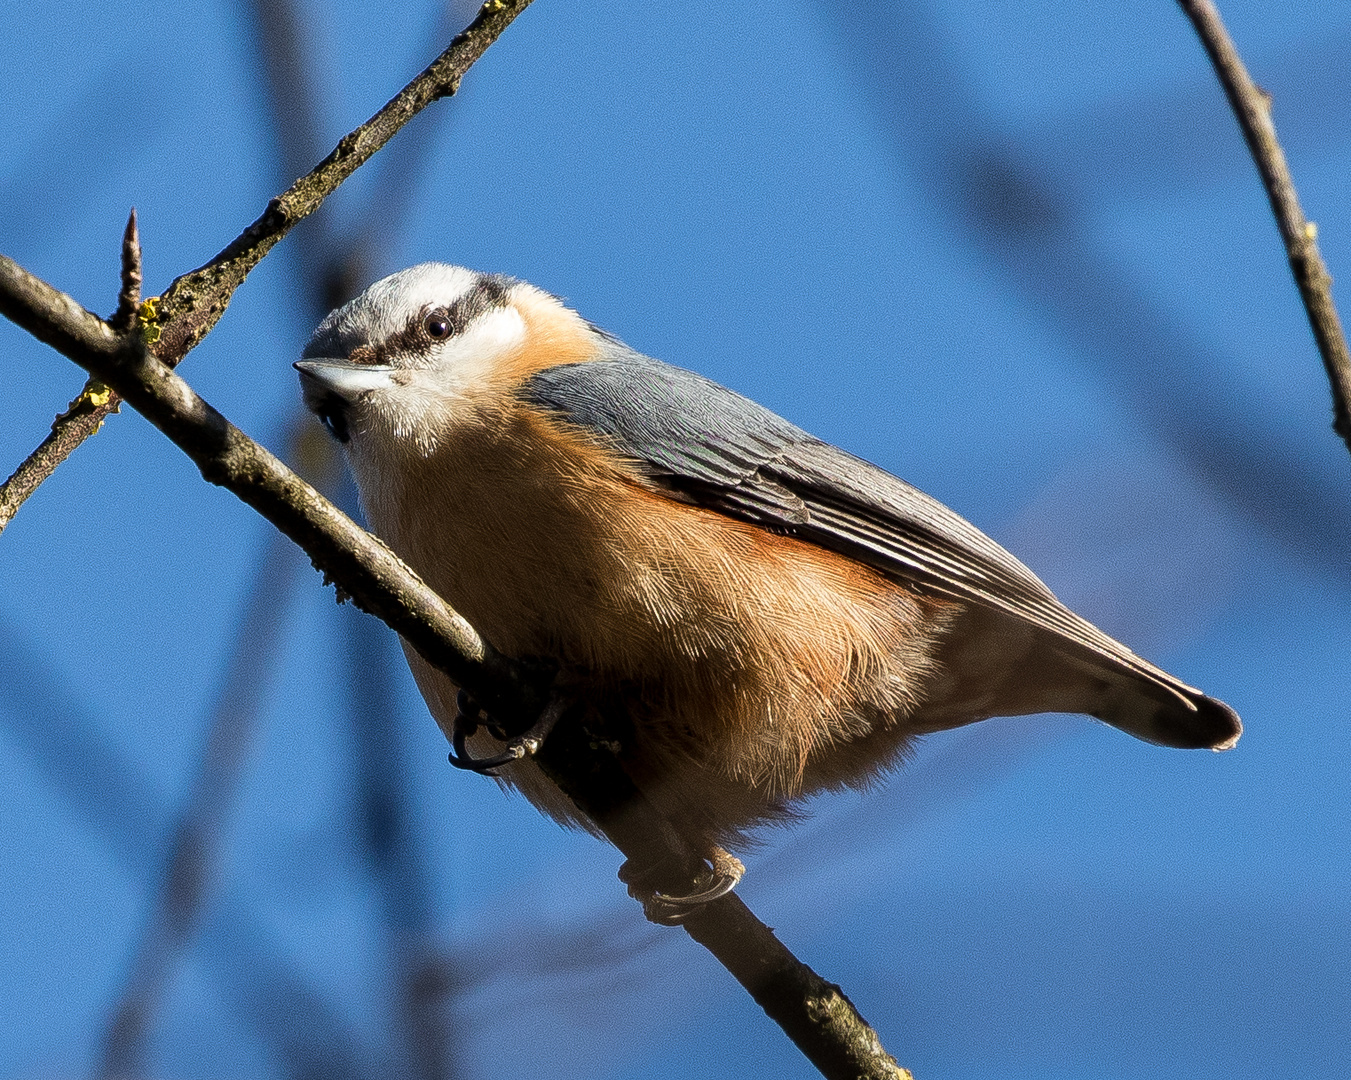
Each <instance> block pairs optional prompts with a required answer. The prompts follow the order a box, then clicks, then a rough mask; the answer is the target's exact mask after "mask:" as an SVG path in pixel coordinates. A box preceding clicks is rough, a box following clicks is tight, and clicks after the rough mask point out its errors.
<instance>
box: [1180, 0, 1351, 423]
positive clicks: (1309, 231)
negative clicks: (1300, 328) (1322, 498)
mask: <svg viewBox="0 0 1351 1080" xmlns="http://www.w3.org/2000/svg"><path fill="white" fill-rule="evenodd" d="M1178 3H1179V5H1181V7H1182V10H1183V11H1184V12H1185V13H1186V15H1187V18H1189V19H1190V20H1191V22H1192V26H1194V27H1195V28H1196V33H1197V34H1198V35H1199V36H1200V38H1201V44H1202V45H1203V46H1205V50H1206V54H1207V55H1208V56H1209V57H1210V62H1211V63H1212V64H1213V65H1214V66H1215V73H1216V74H1217V75H1218V76H1219V79H1220V84H1221V85H1222V86H1223V87H1224V93H1225V96H1226V97H1228V98H1229V104H1230V106H1231V107H1232V108H1233V110H1234V115H1235V116H1236V117H1238V124H1239V127H1240V128H1242V129H1243V139H1244V141H1245V142H1247V144H1248V150H1249V151H1250V152H1251V153H1252V156H1253V160H1254V161H1255V162H1256V163H1257V171H1258V172H1259V173H1260V174H1261V177H1262V186H1263V187H1265V188H1266V190H1267V198H1268V199H1270V200H1271V210H1272V213H1273V214H1275V216H1276V225H1277V227H1278V228H1279V229H1280V231H1281V239H1282V240H1283V241H1285V253H1286V257H1287V258H1288V259H1289V260H1290V270H1291V272H1292V273H1293V274H1294V275H1295V284H1296V285H1297V286H1298V287H1299V295H1300V298H1301V299H1302V300H1303V301H1304V308H1305V310H1306V311H1307V312H1308V314H1309V325H1310V326H1312V327H1313V336H1314V339H1315V340H1316V341H1317V342H1318V351H1319V353H1320V354H1321V355H1322V357H1323V367H1324V368H1326V369H1327V373H1328V381H1329V382H1330V383H1331V385H1332V408H1333V421H1332V428H1333V430H1334V431H1336V432H1337V434H1338V435H1340V436H1341V437H1342V440H1343V441H1344V442H1345V443H1346V445H1347V449H1348V450H1351V352H1348V350H1347V346H1346V336H1345V335H1344V334H1343V333H1342V324H1341V320H1340V319H1339V318H1338V317H1337V307H1336V305H1335V304H1334V303H1333V300H1332V278H1331V277H1330V276H1329V275H1328V271H1327V267H1326V266H1325V265H1324V264H1323V258H1322V256H1321V255H1320V254H1319V253H1318V241H1317V236H1318V230H1317V228H1316V227H1315V226H1314V224H1313V223H1312V222H1310V221H1307V220H1306V219H1305V217H1304V211H1303V210H1301V209H1300V205H1299V197H1298V195H1297V194H1296V192H1295V182H1294V180H1293V179H1292V178H1291V176H1290V169H1289V167H1288V166H1287V165H1286V163H1285V154H1284V153H1283V152H1282V150H1281V144H1280V143H1279V142H1278V141H1277V139H1276V125H1275V124H1274V123H1273V122H1272V119H1271V97H1270V95H1268V94H1267V93H1266V92H1265V91H1264V90H1262V89H1261V88H1260V87H1259V86H1258V85H1257V84H1256V83H1254V82H1253V81H1252V77H1251V76H1250V75H1249V74H1248V69H1247V68H1246V67H1244V66H1243V60H1242V59H1241V58H1240V57H1239V55H1238V50H1237V49H1236V48H1235V47H1234V42H1233V40H1232V39H1231V38H1230V37H1229V33H1228V31H1227V30H1225V28H1224V23H1223V21H1222V20H1221V19H1220V13H1219V10H1218V9H1217V8H1216V7H1215V5H1214V3H1212V0H1178Z"/></svg>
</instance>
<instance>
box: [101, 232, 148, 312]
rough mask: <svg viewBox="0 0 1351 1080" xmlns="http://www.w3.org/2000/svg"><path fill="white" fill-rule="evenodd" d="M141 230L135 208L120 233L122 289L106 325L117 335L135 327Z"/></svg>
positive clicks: (138, 292)
mask: <svg viewBox="0 0 1351 1080" xmlns="http://www.w3.org/2000/svg"><path fill="white" fill-rule="evenodd" d="M142 278H143V274H142V271H141V230H140V229H139V228H138V227H137V225H136V207H134V206H133V207H132V208H131V214H130V215H129V216H128V217H127V228H126V230H125V231H124V232H123V233H122V288H121V289H120V290H118V293H117V310H116V311H114V312H113V317H112V318H111V319H109V320H108V325H109V326H111V327H112V328H113V329H114V330H116V331H117V332H118V333H119V334H125V333H126V332H127V331H128V330H130V329H131V328H132V327H133V326H135V325H136V316H137V313H138V312H139V310H140V307H141V281H142Z"/></svg>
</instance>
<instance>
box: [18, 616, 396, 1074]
mask: <svg viewBox="0 0 1351 1080" xmlns="http://www.w3.org/2000/svg"><path fill="white" fill-rule="evenodd" d="M54 667H55V665H54V658H53V657H51V656H50V655H48V654H47V653H45V652H41V651H39V650H38V649H36V648H35V647H34V646H33V645H32V644H31V643H29V642H28V641H27V640H26V638H25V637H24V635H23V632H22V629H21V628H19V627H17V626H13V625H11V624H10V623H9V621H8V620H7V618H6V617H5V616H4V613H3V612H0V688H3V690H4V693H3V694H0V729H2V730H3V732H4V735H5V737H6V739H8V740H11V741H12V743H13V745H14V746H15V747H16V748H17V749H18V750H19V751H20V753H21V754H22V756H23V757H25V758H26V759H27V760H28V761H29V763H30V764H31V765H32V766H33V768H34V769H36V770H37V772H38V774H39V775H41V776H42V777H43V778H44V779H45V780H46V781H47V783H48V785H49V788H50V790H51V791H52V792H53V793H54V794H55V795H56V796H57V798H58V800H59V801H60V803H62V804H63V805H64V806H66V807H68V808H69V809H70V811H71V812H72V813H73V815H74V819H75V820H77V821H79V822H80V823H81V824H82V825H83V826H84V827H85V828H86V829H88V830H89V831H90V833H91V834H93V835H94V836H95V837H97V841H98V842H97V843H96V845H95V846H96V847H97V846H99V845H100V844H101V846H102V848H103V850H105V851H106V853H107V854H109V855H111V857H112V858H113V860H114V861H115V863H116V864H117V865H118V866H119V868H120V869H121V870H123V871H125V873H126V874H127V876H128V877H130V878H132V879H136V880H150V879H152V878H153V877H154V876H155V874H156V873H157V871H158V869H159V867H158V866H157V865H155V864H156V862H157V861H158V857H159V852H156V851H152V850H151V846H150V845H149V844H147V843H146V837H155V836H168V835H169V834H170V832H171V830H172V828H173V821H172V818H171V816H170V815H169V813H168V812H167V811H165V810H164V809H162V808H161V807H160V805H159V803H158V800H156V799H155V798H154V797H153V796H152V794H151V793H152V791H153V789H154V786H155V785H154V784H153V783H152V782H151V779H150V777H149V776H147V775H146V774H145V772H144V771H143V770H142V769H141V768H140V767H139V766H138V763H137V762H135V761H132V760H131V759H129V758H128V757H127V756H126V754H125V751H124V747H123V746H122V745H121V743H120V741H118V740H114V739H112V738H109V736H108V735H107V734H106V733H105V732H104V731H103V730H102V728H101V726H100V724H99V717H98V715H96V713H95V711H94V709H93V708H92V707H90V706H89V705H88V704H87V703H86V701H85V700H84V699H83V698H82V697H81V696H79V695H77V694H74V693H72V692H71V690H70V688H69V686H68V685H67V680H66V678H65V677H64V676H63V675H62V674H60V673H58V672H57V671H56V670H54ZM201 939H202V946H203V947H202V950H201V954H200V955H201V959H202V963H203V966H204V968H205V969H206V971H207V973H208V974H209V975H211V976H213V977H214V979H215V982H216V984H217V985H218V986H219V987H220V989H221V992H222V999H223V1001H224V1002H225V1003H226V1005H227V1007H228V1008H229V1010H230V1011H231V1012H232V1013H234V1014H235V1016H237V1017H239V1018H240V1019H241V1020H243V1021H244V1022H245V1023H247V1024H249V1025H250V1026H251V1030H253V1031H254V1032H255V1033H256V1034H257V1036H258V1039H259V1042H260V1045H261V1046H262V1047H263V1048H264V1049H265V1050H267V1051H269V1052H270V1053H272V1054H273V1055H274V1057H275V1058H276V1060H277V1062H278V1064H279V1065H280V1066H282V1068H283V1075H290V1076H295V1077H316V1076H323V1077H326V1078H329V1080H357V1078H358V1077H369V1076H370V1075H372V1069H371V1067H370V1064H369V1062H368V1057H367V1055H366V1054H365V1053H364V1052H363V1047H362V1046H361V1045H360V1044H359V1043H358V1042H357V1040H356V1036H355V1033H354V1032H353V1031H352V1029H351V1025H350V1024H349V1023H347V1022H345V1021H344V1020H342V1019H340V1018H339V1016H338V1015H337V1014H336V1013H335V1012H334V1010H332V1009H331V1008H330V1007H329V1006H328V1004H327V1003H326V1002H325V1001H324V999H323V995H322V994H321V993H320V992H319V989H318V987H316V986H315V985H314V984H313V983H312V982H311V981H310V980H309V979H308V978H307V977H306V976H305V975H304V974H303V973H301V972H298V971H296V970H293V969H288V968H287V967H286V964H285V963H284V961H282V960H281V959H279V956H280V953H281V951H282V950H281V949H280V948H279V943H278V941H277V940H275V938H274V937H273V936H272V934H271V933H270V932H269V930H268V928H267V927H266V926H265V925H264V924H263V923H262V922H260V921H259V919H258V914H257V912H256V911H255V910H254V908H253V907H251V906H250V905H249V904H247V903H246V902H245V901H244V900H243V898H242V897H241V895H240V894H239V893H238V892H237V891H235V890H230V889H227V890H225V891H224V892H223V893H222V894H221V895H219V896H217V897H216V899H215V901H214V903H213V904H212V908H211V911H210V912H209V913H207V917H206V918H205V919H204V921H203V924H202V927H201Z"/></svg>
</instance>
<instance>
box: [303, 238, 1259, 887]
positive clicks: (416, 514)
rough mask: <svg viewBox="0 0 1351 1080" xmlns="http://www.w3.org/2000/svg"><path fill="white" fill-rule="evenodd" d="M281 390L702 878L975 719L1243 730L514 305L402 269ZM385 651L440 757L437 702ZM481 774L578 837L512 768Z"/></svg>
mask: <svg viewBox="0 0 1351 1080" xmlns="http://www.w3.org/2000/svg"><path fill="white" fill-rule="evenodd" d="M295 367H296V368H297V369H298V370H299V372H300V380H301V384H302V391H303V396H304V400H305V402H306V404H307V406H308V407H309V409H310V410H311V411H313V412H314V413H315V414H317V416H318V417H319V418H320V419H321V420H322V421H323V423H324V425H325V426H326V427H327V428H328V430H329V431H330V432H331V433H332V435H333V436H334V437H335V438H336V439H337V440H338V441H339V442H340V443H342V444H343V447H344V450H345V454H346V457H347V460H348V462H349V464H350V467H351V470H352V473H353V476H354V478H355V481H356V486H357V489H358V492H359V495H360V500H361V504H362V508H363V510H364V513H365V516H366V519H367V522H368V523H369V525H370V526H371V528H372V530H373V531H374V532H375V533H376V534H377V535H378V536H379V537H381V538H382V539H383V540H384V541H385V542H386V543H387V544H388V545H389V546H390V547H391V548H392V549H393V550H394V551H395V552H396V553H397V554H398V555H399V556H400V557H401V558H402V559H403V560H404V561H405V562H406V563H407V564H408V565H409V566H410V567H412V569H413V570H415V571H416V572H417V573H418V574H419V575H420V576H421V577H422V578H423V580H424V581H426V582H427V584H428V585H429V586H430V587H431V588H432V589H434V590H435V591H436V592H437V593H438V594H440V595H441V596H442V597H443V598H444V599H445V600H446V601H447V602H448V603H449V604H450V605H451V606H453V607H454V608H455V609H456V610H457V611H459V612H460V613H461V614H462V615H464V616H465V618H467V619H468V620H469V622H470V623H472V624H473V625H474V627H475V628H476V629H477V630H478V631H479V632H480V633H481V634H482V635H483V636H484V637H485V638H486V639H487V640H488V641H490V642H491V643H492V644H493V645H494V646H495V647H496V648H497V649H498V650H500V651H502V652H504V653H506V654H507V655H510V656H514V657H518V658H534V659H545V660H547V661H549V662H550V663H551V664H553V665H556V668H557V672H558V676H557V679H558V684H559V685H561V686H564V687H566V688H567V692H568V693H569V694H570V695H572V697H573V698H574V699H575V700H578V701H584V702H588V703H590V704H589V706H588V707H592V708H595V709H597V710H602V711H605V712H606V713H607V714H608V715H622V716H624V717H625V718H626V723H627V728H626V730H627V732H628V735H627V738H626V740H625V744H624V746H623V748H622V751H621V760H622V762H623V765H624V768H625V770H626V771H627V772H628V773H629V774H630V776H632V778H633V780H634V782H635V784H636V785H637V786H638V788H639V789H640V790H641V791H642V792H643V794H644V795H645V796H646V797H647V799H648V800H649V801H650V802H651V803H652V805H653V807H654V808H655V809H656V810H657V811H658V812H659V813H660V814H661V815H662V816H663V817H665V818H666V819H667V820H668V821H669V822H671V823H672V825H673V826H675V828H676V829H677V830H678V831H679V832H680V833H681V834H682V835H683V836H684V837H685V838H686V840H687V841H688V842H689V843H690V844H691V845H692V846H693V847H694V848H695V850H697V851H698V852H699V853H700V854H704V855H706V856H707V857H708V858H709V859H710V860H713V861H715V865H722V866H726V865H728V863H727V860H728V859H730V861H731V863H732V864H735V865H736V866H738V867H739V865H740V864H739V862H738V861H737V860H736V859H735V857H734V856H732V855H731V854H730V851H729V849H734V850H742V849H744V848H745V847H746V846H747V845H748V844H752V843H754V841H755V837H756V835H757V830H759V829H760V828H761V827H762V826H764V825H766V824H768V823H773V822H782V821H785V820H791V819H792V818H794V817H795V816H796V815H798V814H800V813H801V806H802V804H803V802H804V801H805V800H806V799H807V798H808V797H809V796H811V795H813V794H816V793H818V792H821V791H826V790H837V789H841V788H864V787H867V786H868V785H869V784H871V783H873V782H874V781H875V780H877V779H878V778H879V777H880V776H882V775H883V774H885V773H887V772H889V771H890V770H892V769H894V768H896V767H897V766H898V765H899V764H901V763H902V762H903V760H904V759H905V756H906V753H907V750H908V749H909V748H910V747H912V746H913V744H914V742H915V740H916V739H917V738H919V737H920V736H923V735H926V734H929V733H932V732H936V731H941V730H945V729H949V728H956V727H960V726H962V725H965V724H970V723H973V722H975V721H979V720H984V719H987V718H990V717H996V716H1014V715H1023V714H1030V713H1042V712H1066V713H1083V714H1087V715H1089V716H1092V717H1095V718H1097V719H1098V720H1101V721H1104V722H1105V723H1107V724H1110V725H1112V726H1114V727H1116V728H1119V729H1121V730H1122V731H1125V732H1127V733H1129V734H1130V735H1133V736H1135V737H1136V738H1139V739H1143V740H1145V741H1146V742H1150V743H1156V744H1159V745H1161V746H1167V747H1178V748H1190V749H1196V748H1209V749H1214V750H1223V749H1228V748H1229V747H1232V746H1233V745H1234V744H1235V743H1236V742H1237V740H1238V738H1239V735H1240V733H1241V731H1242V725H1241V723H1240V721H1239V718H1238V716H1237V714H1236V713H1235V712H1234V710H1233V709H1231V708H1230V707H1229V706H1228V705H1226V704H1224V703H1223V702H1221V701H1218V700H1216V699H1214V698H1211V697H1207V696H1206V695H1205V694H1203V693H1202V692H1201V691H1199V690H1197V689H1195V688H1193V687H1191V686H1188V685H1187V684H1186V683H1183V682H1181V681H1180V680H1178V679H1177V678H1175V677H1173V676H1172V675H1169V674H1168V673H1167V672H1165V671H1163V670H1162V669H1160V668H1158V667H1155V666H1154V665H1153V664H1151V663H1149V662H1148V661H1146V660H1144V659H1142V658H1141V657H1139V656H1137V655H1136V654H1135V653H1133V652H1132V651H1131V650H1130V649H1128V648H1127V647H1126V646H1125V645H1122V644H1121V643H1120V642H1118V641H1115V640H1114V639H1112V638H1111V637H1109V636H1108V635H1107V634H1105V633H1103V632H1102V631H1101V630H1099V629H1097V628H1096V627H1095V626H1093V625H1092V624H1091V623H1089V622H1088V621H1086V620H1085V619H1083V618H1081V617H1080V616H1078V615H1076V614H1074V613H1073V612H1072V611H1070V610H1069V608H1067V607H1066V606H1065V605H1063V604H1062V603H1060V601H1058V600H1057V599H1056V598H1055V596H1054V595H1053V594H1052V593H1051V591H1050V589H1048V588H1047V587H1046V586H1045V585H1044V584H1043V583H1042V582H1041V580H1040V579H1038V578H1037V577H1036V575H1035V574H1034V573H1033V572H1032V571H1031V570H1029V569H1028V568H1027V567H1026V566H1024V565H1023V563H1021V562H1020V561H1018V559H1016V558H1015V557H1014V556H1013V555H1011V554H1010V553H1009V552H1007V551H1006V550H1004V549H1003V548H1002V547H1000V546H999V545H998V544H997V543H995V541H993V540H992V539H990V538H989V537H987V536H986V535H985V534H984V533H982V532H981V531H980V530H979V529H977V528H976V527H975V526H974V525H972V524H970V523H969V522H967V521H966V520H965V519H964V518H962V517H961V516H959V515H958V514H957V513H956V512H954V511H952V510H950V509H948V508H947V507H946V506H944V505H943V504H942V503H940V502H938V501H937V500H936V499H934V498H932V497H930V496H929V495H926V494H924V493H923V492H921V491H920V490H918V489H917V488H915V487H913V486H911V485H910V484H908V483H906V482H905V481H903V480H901V479H899V478H898V477H896V476H893V475H892V474H890V473H889V472H887V471H885V470H883V469H882V468H880V467H878V466H875V465H872V464H870V463H868V462H866V461H864V460H862V459H860V458H858V457H855V456H853V455H852V454H849V453H847V452H846V451H844V450H842V449H839V448H838V447H835V446H833V445H831V444H829V443H827V442H824V441H822V440H820V439H817V438H815V437H813V436H812V435H810V434H808V433H807V432H806V431H804V430H803V429H801V428H799V427H797V426H796V425H794V424H792V423H790V422H789V421H788V420H785V419H783V418H782V417H780V416H778V415H777V414H775V413H773V412H771V411H770V410H769V409H767V408H765V407H763V406H761V405H759V404H756V403H755V402H754V401H752V400H750V399H748V398H746V397H743V396H742V395H740V394H738V393H736V392H734V391H732V390H730V389H727V388H726V387H723V386H721V385H719V384H718V383H715V382H713V381H711V380H709V379H707V378H704V377H703V376H701V375H699V374H697V373H695V372H693V371H689V370H686V369H684V368H680V367H675V366H672V365H670V364H666V363H663V362H662V361H660V360H655V359H652V358H650V357H648V356H645V355H643V354H641V353H639V352H637V351H635V350H633V349H631V348H629V347H628V346H627V345H625V344H624V343H623V342H621V341H620V340H619V339H618V338H616V337H614V336H613V335H611V334H610V333H608V332H606V331H604V330H602V329H600V328H599V327H597V326H596V325H594V324H592V323H590V322H588V321H587V320H586V319H584V318H583V317H582V316H581V315H579V314H578V313H577V312H575V311H573V310H572V309H570V308H569V307H568V306H567V305H566V304H565V303H564V302H563V301H562V300H561V299H559V298H558V297H556V296H554V295H552V294H550V293H548V292H546V291H544V290H542V289H539V288H536V287H535V286H532V285H530V284H528V283H526V282H524V281H520V280H517V279H514V278H511V277H507V276H503V275H499V274H487V273H480V272H476V271H472V270H467V269H464V268H461V267H456V266H451V265H447V264H443V263H424V264H422V265H418V266H414V267H411V268H409V269H406V270H402V271H400V272H398V273H395V274H393V275H391V276H389V277H386V278H384V279H383V280H380V281H377V282H376V283H374V284H373V285H371V286H370V287H369V288H367V289H366V291H365V292H363V293H362V294H361V295H359V296H357V297H356V298H355V299H353V300H351V301H350V302H348V303H346V304H344V305H343V306H341V307H339V308H337V309H336V310H334V311H333V312H331V313H330V314H329V315H328V316H327V317H326V318H325V319H324V320H323V321H322V322H321V323H320V325H319V326H318V328H317V329H316V330H315V331H314V334H313V335H312V337H311V338H310V340H309V342H308V344H307V345H306V346H305V348H304V350H303V353H302V359H301V360H300V361H299V362H298V363H296V365H295ZM404 652H405V655H406V656H407V659H408V663H409V665H410V667H411V669H412V673H413V677H414V679H415V681H416V683H417V685H418V688H419V690H420V691H421V693H422V696H423V698H424V699H425V700H426V703H427V705H428V708H429V710H430V712H431V714H432V716H433V717H434V718H435V719H436V721H437V723H438V724H439V725H440V726H441V728H442V729H443V730H444V731H445V732H446V734H447V736H448V737H453V736H454V734H455V728H456V723H457V718H458V717H459V704H458V703H459V702H460V701H461V700H462V699H461V698H460V697H459V694H458V691H459V688H458V687H457V686H456V685H455V684H454V683H453V682H452V681H451V680H450V678H449V677H448V676H447V675H445V674H443V673H442V672H440V671H439V670H437V669H435V668H433V667H432V666H431V665H430V664H428V663H427V662H426V661H425V660H424V659H422V657H420V656H419V655H418V654H417V653H416V652H414V651H412V650H411V649H410V648H408V646H407V645H405V646H404ZM475 739H476V740H478V741H477V742H476V743H474V745H475V746H482V747H487V748H491V746H492V745H497V744H495V743H494V742H493V739H494V737H493V735H492V734H491V733H490V732H488V731H481V732H479V733H478V734H477V735H475ZM494 773H495V774H496V775H497V776H498V778H499V781H500V782H501V783H502V784H504V785H505V786H508V787H511V788H515V789H518V790H519V791H520V792H521V793H522V794H523V795H524V796H525V797H526V798H527V799H529V800H530V801H531V802H532V803H534V804H535V805H536V806H537V807H538V808H539V809H541V810H542V811H544V812H545V813H546V814H548V815H550V816H552V817H553V818H555V819H556V820H557V821H559V822H561V823H563V824H565V825H571V826H581V827H583V828H590V829H592V830H593V831H594V830H595V823H594V822H590V821H588V820H586V818H585V816H584V815H583V814H582V812H581V811H579V810H578V809H577V808H576V807H575V806H574V805H573V804H572V803H571V802H569V801H568V800H567V799H566V798H565V797H564V796H563V795H562V794H561V793H560V791H559V790H558V789H557V788H556V787H555V786H554V785H553V784H552V783H550V782H549V781H548V780H547V779H546V778H545V776H544V774H543V773H542V771H541V770H540V769H539V767H538V766H537V765H536V764H535V763H534V762H533V761H532V760H531V759H529V758H528V757H527V758H523V759H522V760H519V761H514V762H511V763H509V764H507V765H505V766H504V767H502V768H500V769H496V770H494ZM719 858H722V859H723V862H722V863H717V862H716V860H717V859H719ZM728 876H739V871H728Z"/></svg>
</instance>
